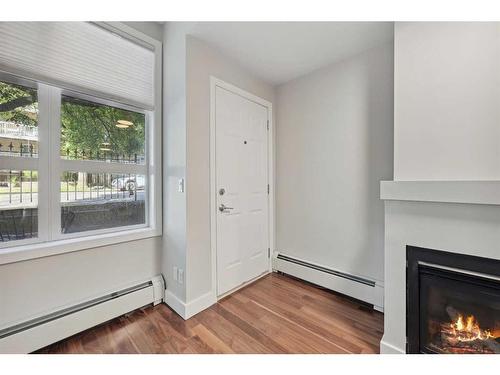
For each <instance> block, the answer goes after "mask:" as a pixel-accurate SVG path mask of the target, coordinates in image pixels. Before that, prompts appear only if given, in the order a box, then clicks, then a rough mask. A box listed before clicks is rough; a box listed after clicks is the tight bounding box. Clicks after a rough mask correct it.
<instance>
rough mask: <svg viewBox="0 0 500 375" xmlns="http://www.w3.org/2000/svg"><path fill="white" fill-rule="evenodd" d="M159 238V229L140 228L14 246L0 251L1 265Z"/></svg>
mask: <svg viewBox="0 0 500 375" xmlns="http://www.w3.org/2000/svg"><path fill="white" fill-rule="evenodd" d="M159 236H161V230H159V229H153V228H140V229H134V230H127V231H119V232H112V233H106V234H100V235H92V236H88V237H78V238H72V239H64V240H58V241H47V242H38V243H31V244H26V245H18V246H15V245H14V246H12V247H6V248H3V249H0V265H3V264H9V263H15V262H21V261H25V260H30V259H36V258H43V257H47V256H53V255H60V254H66V253H71V252H75V251H81V250H89V249H93V248H96V247H102V246H109V245H115V244H119V243H124V242H129V241H136V240H141V239H145V238H151V237H159Z"/></svg>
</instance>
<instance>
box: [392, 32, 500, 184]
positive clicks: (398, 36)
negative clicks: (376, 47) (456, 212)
mask: <svg viewBox="0 0 500 375" xmlns="http://www.w3.org/2000/svg"><path fill="white" fill-rule="evenodd" d="M394 61H395V78H394V84H395V88H394V90H395V115H394V116H395V117H394V128H395V130H394V180H498V179H499V178H500V126H499V124H500V105H499V103H500V69H499V66H500V23H483V22H479V23H463V22H458V23H454V22H451V23H450V22H437V23H433V22H417V23H406V22H398V23H396V25H395V46H394Z"/></svg>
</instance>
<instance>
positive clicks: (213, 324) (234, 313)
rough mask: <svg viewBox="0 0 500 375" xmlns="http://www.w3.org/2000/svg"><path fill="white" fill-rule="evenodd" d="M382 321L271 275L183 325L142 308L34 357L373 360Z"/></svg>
mask: <svg viewBox="0 0 500 375" xmlns="http://www.w3.org/2000/svg"><path fill="white" fill-rule="evenodd" d="M382 330H383V315H382V314H381V313H379V312H376V311H373V310H371V309H369V308H367V307H366V306H363V305H362V304H360V303H359V302H356V301H353V300H350V299H348V298H347V297H344V296H341V295H338V294H336V293H333V292H330V291H327V290H324V289H321V288H318V287H316V286H313V285H311V284H308V283H305V282H303V281H300V280H297V279H294V278H291V277H289V276H285V275H279V274H276V273H274V274H271V275H268V276H266V277H264V278H262V279H260V280H258V281H256V282H255V283H253V284H251V285H249V286H247V287H245V288H243V289H241V290H239V291H237V292H235V293H233V294H232V295H230V296H228V297H226V298H224V299H223V300H222V301H220V302H219V303H217V304H216V305H214V306H212V307H210V308H209V309H207V310H205V311H203V312H201V313H199V314H198V315H196V316H194V317H193V318H191V319H189V320H188V321H184V320H183V319H182V318H180V317H179V316H178V315H177V314H176V313H175V312H173V311H172V310H171V309H170V308H169V307H168V306H166V305H164V304H160V305H158V306H156V307H145V308H143V309H139V310H136V311H134V312H132V313H130V314H128V315H126V316H122V317H120V318H117V319H114V320H112V321H110V322H107V323H104V324H103V325H100V326H98V327H95V328H92V329H89V330H87V331H85V332H82V333H80V334H77V335H75V336H73V337H70V338H68V339H66V340H63V341H60V342H58V343H55V344H53V345H51V346H48V347H46V348H44V349H41V350H39V351H38V352H37V353H378V351H379V342H380V338H381V337H382Z"/></svg>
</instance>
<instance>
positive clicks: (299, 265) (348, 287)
mask: <svg viewBox="0 0 500 375" xmlns="http://www.w3.org/2000/svg"><path fill="white" fill-rule="evenodd" d="M273 265H274V267H273V268H274V269H275V270H276V271H280V272H283V273H286V274H289V275H292V276H295V277H298V278H299V279H302V280H306V281H309V282H311V283H313V284H316V285H320V286H322V287H324V288H328V289H331V290H334V291H337V292H339V293H343V294H346V295H348V296H350V297H353V298H356V299H359V300H361V301H364V302H367V303H369V304H372V305H373V306H374V308H375V309H377V310H379V311H383V284H382V283H380V282H377V281H374V280H370V279H367V278H364V277H360V276H357V275H353V274H350V273H347V272H343V271H339V270H335V269H332V268H328V267H324V266H321V265H318V264H314V263H311V262H307V261H304V260H302V259H297V258H294V257H291V256H288V255H285V254H282V253H279V254H278V255H277V256H276V258H275V259H274V262H273Z"/></svg>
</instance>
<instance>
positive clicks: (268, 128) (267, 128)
mask: <svg viewBox="0 0 500 375" xmlns="http://www.w3.org/2000/svg"><path fill="white" fill-rule="evenodd" d="M267 130H269V120H267Z"/></svg>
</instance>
